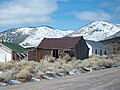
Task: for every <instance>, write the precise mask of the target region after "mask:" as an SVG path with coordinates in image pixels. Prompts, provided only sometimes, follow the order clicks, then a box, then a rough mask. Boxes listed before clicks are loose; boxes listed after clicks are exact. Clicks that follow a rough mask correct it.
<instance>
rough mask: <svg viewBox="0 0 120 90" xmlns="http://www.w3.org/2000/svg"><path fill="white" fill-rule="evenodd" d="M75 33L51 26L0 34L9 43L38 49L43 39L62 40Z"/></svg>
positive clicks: (18, 29) (15, 29)
mask: <svg viewBox="0 0 120 90" xmlns="http://www.w3.org/2000/svg"><path fill="white" fill-rule="evenodd" d="M72 32H73V31H67V30H66V31H63V30H58V29H54V28H52V27H49V26H41V27H24V28H14V29H10V30H7V31H4V32H1V33H0V37H2V38H3V39H4V40H5V41H7V42H14V43H19V44H20V45H21V46H23V47H36V46H37V45H38V44H39V43H40V42H41V41H42V40H43V38H60V37H64V36H65V35H67V34H69V33H72Z"/></svg>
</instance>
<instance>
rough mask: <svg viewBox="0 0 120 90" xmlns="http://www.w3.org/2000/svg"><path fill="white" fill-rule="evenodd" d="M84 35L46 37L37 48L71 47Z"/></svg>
mask: <svg viewBox="0 0 120 90" xmlns="http://www.w3.org/2000/svg"><path fill="white" fill-rule="evenodd" d="M81 38H82V37H64V38H44V39H43V40H42V42H41V43H40V44H39V45H38V46H37V48H42V49H71V48H74V47H75V45H76V44H77V43H78V41H79V40H80V39H81Z"/></svg>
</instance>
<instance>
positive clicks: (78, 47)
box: [36, 37, 89, 61]
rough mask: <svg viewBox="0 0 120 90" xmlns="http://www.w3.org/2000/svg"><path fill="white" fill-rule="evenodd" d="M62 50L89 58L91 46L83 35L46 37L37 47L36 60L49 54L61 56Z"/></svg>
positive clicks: (78, 56)
mask: <svg viewBox="0 0 120 90" xmlns="http://www.w3.org/2000/svg"><path fill="white" fill-rule="evenodd" d="M61 52H64V53H68V54H69V55H70V56H71V57H76V58H77V59H81V60H83V59H85V58H88V52H89V48H88V46H87V44H86V42H85V40H84V39H83V37H64V38H44V39H43V40H42V42H41V43H40V44H39V45H38V46H37V48H36V60H37V61H39V60H40V59H42V58H44V57H46V56H47V55H51V56H53V57H55V58H59V57H60V55H61Z"/></svg>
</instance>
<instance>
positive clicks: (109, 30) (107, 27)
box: [67, 21, 120, 41]
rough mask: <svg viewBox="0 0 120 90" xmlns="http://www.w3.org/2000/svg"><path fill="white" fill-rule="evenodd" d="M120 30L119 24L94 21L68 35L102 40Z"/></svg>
mask: <svg viewBox="0 0 120 90" xmlns="http://www.w3.org/2000/svg"><path fill="white" fill-rule="evenodd" d="M119 31H120V27H119V25H114V24H112V23H108V22H104V21H94V22H92V23H90V24H88V25H86V26H84V27H82V28H80V29H78V30H76V31H74V32H73V33H71V34H69V35H67V36H72V37H74V36H84V38H85V39H88V40H95V41H100V40H104V39H106V38H107V37H109V36H112V35H114V34H115V33H117V32H119Z"/></svg>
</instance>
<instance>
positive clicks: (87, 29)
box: [0, 21, 120, 47]
mask: <svg viewBox="0 0 120 90" xmlns="http://www.w3.org/2000/svg"><path fill="white" fill-rule="evenodd" d="M118 32H120V26H119V24H117V25H116V24H112V23H109V22H105V21H93V22H91V23H89V24H87V25H85V26H83V27H81V28H79V29H78V30H75V31H72V30H60V29H56V28H53V27H50V26H47V25H42V26H38V27H30V26H27V27H18V28H13V29H9V30H6V31H3V32H1V33H0V37H1V38H3V39H4V40H5V41H7V42H14V43H18V44H20V45H21V46H23V47H36V46H37V45H38V44H39V43H40V42H41V41H42V40H43V38H61V37H65V36H66V37H76V36H83V37H84V38H85V39H87V40H94V41H100V40H106V39H109V38H114V37H116V33H118ZM117 37H120V36H119V34H118V35H117Z"/></svg>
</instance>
